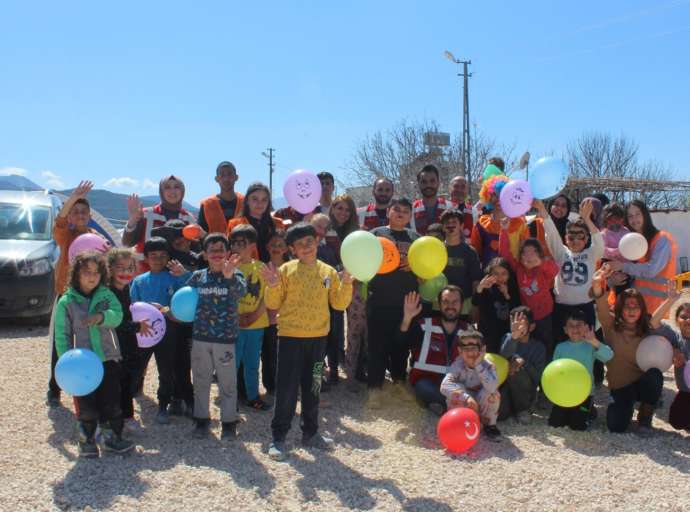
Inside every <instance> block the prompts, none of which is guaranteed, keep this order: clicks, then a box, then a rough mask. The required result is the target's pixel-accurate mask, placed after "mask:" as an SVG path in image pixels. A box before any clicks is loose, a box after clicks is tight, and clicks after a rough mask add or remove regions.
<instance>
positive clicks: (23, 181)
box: [0, 174, 43, 190]
mask: <svg viewBox="0 0 690 512" xmlns="http://www.w3.org/2000/svg"><path fill="white" fill-rule="evenodd" d="M0 190H43V187H41V186H40V185H36V184H35V183H34V182H33V181H31V180H30V179H29V178H25V177H24V176H19V175H17V174H11V175H10V176H0Z"/></svg>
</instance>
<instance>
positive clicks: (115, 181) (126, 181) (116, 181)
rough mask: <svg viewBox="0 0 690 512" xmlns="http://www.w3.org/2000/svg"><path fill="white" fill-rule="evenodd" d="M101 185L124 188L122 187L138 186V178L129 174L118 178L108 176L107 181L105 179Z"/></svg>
mask: <svg viewBox="0 0 690 512" xmlns="http://www.w3.org/2000/svg"><path fill="white" fill-rule="evenodd" d="M103 186H105V187H114V188H124V187H130V188H134V187H138V186H139V180H137V179H134V178H130V177H129V176H122V177H120V178H110V179H109V180H108V181H106V182H105V183H104V184H103Z"/></svg>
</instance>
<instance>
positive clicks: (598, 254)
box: [544, 217, 604, 306]
mask: <svg viewBox="0 0 690 512" xmlns="http://www.w3.org/2000/svg"><path fill="white" fill-rule="evenodd" d="M544 233H545V235H546V245H548V247H549V251H551V254H552V255H553V259H554V260H555V262H556V264H557V265H558V266H559V267H560V271H559V272H558V275H557V276H556V282H555V284H554V289H553V292H554V296H555V298H556V302H557V303H558V304H567V305H568V306H575V305H578V304H586V303H588V302H591V301H592V298H591V297H590V296H589V290H590V288H591V287H592V276H593V275H594V272H595V271H596V269H597V263H598V262H599V260H600V259H601V258H602V256H603V255H604V238H603V237H602V235H601V233H600V232H596V233H594V234H592V235H591V237H592V244H591V245H590V246H589V247H588V248H587V249H585V250H584V251H582V252H575V253H574V252H572V251H571V250H570V249H568V247H566V246H565V245H563V242H562V241H561V235H560V234H559V233H558V229H556V225H555V224H554V223H553V220H551V218H550V217H549V218H547V219H545V220H544Z"/></svg>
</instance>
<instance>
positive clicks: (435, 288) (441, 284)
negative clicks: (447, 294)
mask: <svg viewBox="0 0 690 512" xmlns="http://www.w3.org/2000/svg"><path fill="white" fill-rule="evenodd" d="M446 286H448V279H447V278H446V276H444V275H443V274H439V275H437V276H436V277H432V278H431V279H427V280H426V281H424V282H423V283H422V284H420V285H419V295H421V296H422V299H424V300H428V301H429V302H433V301H434V300H436V298H437V297H438V294H439V293H441V290H443V289H444V288H445V287H446Z"/></svg>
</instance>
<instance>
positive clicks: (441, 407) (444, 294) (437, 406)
mask: <svg viewBox="0 0 690 512" xmlns="http://www.w3.org/2000/svg"><path fill="white" fill-rule="evenodd" d="M438 303H439V307H440V308H441V316H440V317H438V316H436V317H426V318H420V319H419V320H416V317H417V316H418V315H419V314H420V312H421V311H422V305H421V303H420V301H419V294H418V293H417V292H410V293H408V294H407V295H406V296H405V306H404V313H403V319H402V322H401V323H400V337H401V339H402V343H405V344H406V345H407V346H408V347H409V348H410V350H411V351H412V359H413V361H414V363H413V364H412V370H411V371H410V384H411V385H412V386H414V391H415V397H416V398H417V401H418V402H419V404H420V405H422V406H423V407H426V408H428V409H429V410H430V411H432V412H434V413H435V414H437V415H439V416H441V415H443V413H444V412H446V409H447V407H446V399H445V397H444V396H443V395H442V394H441V391H440V386H441V381H442V380H443V377H444V376H445V375H446V373H447V372H448V368H449V367H450V365H451V364H452V362H453V361H454V360H455V358H457V357H458V355H459V351H458V335H459V333H460V332H461V331H464V330H465V329H467V323H465V322H464V321H462V320H460V310H461V308H462V291H461V290H460V288H459V287H457V286H454V285H448V286H446V287H445V288H444V289H443V290H441V293H439V294H438Z"/></svg>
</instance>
